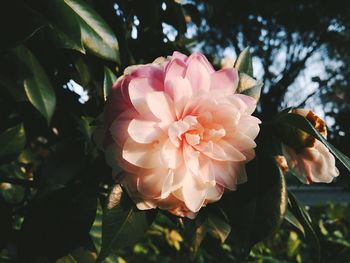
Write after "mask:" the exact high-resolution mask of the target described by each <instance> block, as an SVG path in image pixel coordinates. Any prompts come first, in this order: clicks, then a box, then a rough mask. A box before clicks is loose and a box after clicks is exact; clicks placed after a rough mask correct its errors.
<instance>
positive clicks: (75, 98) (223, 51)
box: [0, 0, 350, 262]
mask: <svg viewBox="0 0 350 263" xmlns="http://www.w3.org/2000/svg"><path fill="white" fill-rule="evenodd" d="M349 14H350V4H349V3H348V1H346V0H335V1H331V2H329V1H316V0H312V1H307V2H306V1H291V0H279V1H276V0H266V1H257V0H255V1H254V0H248V1H230V0H208V1H201V0H188V1H185V0H183V1H181V0H178V1H175V0H50V1H45V0H11V1H5V2H3V3H1V8H0V32H1V36H2V40H1V42H0V69H1V70H0V118H1V125H0V211H1V212H0V250H1V249H3V250H2V253H1V260H2V261H4V262H52V261H53V260H56V259H57V258H60V257H64V256H65V255H67V254H69V253H73V252H72V251H74V253H73V254H71V255H70V256H67V257H66V258H65V259H62V260H69V259H68V257H72V258H75V259H71V261H63V262H75V261H73V260H76V261H78V262H91V260H92V259H91V258H94V257H96V253H95V252H96V249H98V242H97V241H96V240H95V239H91V237H94V236H95V234H94V233H91V232H89V231H90V227H91V225H92V224H93V222H94V228H93V230H94V229H95V230H96V228H97V230H96V231H97V232H98V231H100V230H98V227H99V229H100V225H99V224H98V222H97V221H98V216H96V213H95V212H96V207H99V201H101V200H102V202H103V201H104V200H105V198H106V194H107V191H108V189H107V188H108V185H111V184H112V183H113V182H112V179H111V177H110V169H109V168H108V167H107V166H106V165H105V162H104V158H103V157H102V155H101V154H100V153H99V151H98V150H97V149H96V147H95V146H94V145H93V143H91V132H92V129H93V127H92V126H91V123H92V125H94V123H93V122H92V120H94V119H95V118H96V117H98V116H99V115H100V114H101V112H102V111H103V105H104V98H105V95H106V94H107V92H108V89H109V87H110V84H111V83H112V81H113V80H115V78H116V77H117V76H119V75H121V74H122V72H123V70H124V68H125V67H127V66H129V65H132V64H139V63H149V62H151V61H153V60H154V59H155V58H157V57H159V56H167V55H171V54H172V52H173V51H175V50H177V51H181V52H183V53H187V54H189V53H190V52H193V51H200V52H203V53H204V54H205V55H206V56H207V57H208V58H209V59H210V60H211V61H212V62H213V63H214V65H215V66H216V67H217V68H220V67H221V66H222V65H224V64H225V63H226V65H227V63H228V64H230V63H231V64H232V61H233V60H234V59H235V58H236V56H237V54H239V52H240V51H242V50H243V49H244V48H245V47H246V46H249V47H250V51H251V53H252V55H253V62H254V68H255V72H254V75H255V77H256V78H257V79H261V80H262V81H263V82H264V87H263V94H262V98H261V101H260V105H259V107H258V112H257V114H258V115H259V116H260V117H261V118H262V119H264V120H268V119H270V118H272V117H273V116H274V115H275V114H276V113H277V112H278V111H280V110H281V109H283V108H286V107H290V106H301V107H309V108H312V109H313V110H315V111H316V112H317V113H318V114H319V115H320V116H322V117H324V118H325V119H326V121H327V123H328V126H329V137H330V140H331V141H332V143H333V144H334V145H335V146H337V147H338V148H339V149H340V150H341V151H342V152H344V153H345V154H347V155H350V122H349V116H350V100H349V98H350V90H349V79H350V67H349V63H350V16H349ZM224 58H225V59H224ZM223 59H224V60H223ZM230 60H232V61H231V62H230ZM341 172H342V174H344V173H345V171H341ZM347 178H348V177H345V176H342V177H341V178H340V179H339V182H340V183H339V185H341V186H344V184H348V185H349V181H348V179H347ZM347 209H348V208H344V209H343V210H344V211H347ZM343 210H341V211H343ZM98 211H100V210H99V209H97V215H98V213H99V212H98ZM332 211H333V210H332ZM332 211H331V212H329V211H328V214H327V215H323V216H322V215H321V216H319V214H317V213H316V212H315V216H316V217H317V220H318V221H317V220H316V221H317V222H318V223H319V221H322V220H325V218H327V217H332V218H333V219H332V220H334V221H336V220H338V219H337V218H336V216H334V215H333V214H332V213H333V212H332ZM339 213H340V212H339ZM341 213H343V214H342V217H341V220H340V219H339V220H340V221H339V222H341V224H340V223H339V225H341V230H339V229H340V228H339V229H337V228H336V226H337V223H335V224H328V225H327V224H326V225H325V226H324V224H323V223H322V226H323V227H324V228H325V230H324V229H322V227H320V229H321V230H322V231H323V232H322V231H321V232H322V233H321V234H324V233H326V232H327V231H328V232H329V231H332V233H333V232H336V231H338V232H340V233H341V235H342V236H341V237H340V236H339V233H338V232H336V233H335V234H334V233H333V234H334V236H332V237H334V238H333V239H332V240H331V241H329V240H328V239H327V242H333V243H334V242H335V243H336V244H337V245H336V246H335V245H334V244H333V243H332V244H333V245H334V246H335V247H336V248H334V247H332V249H333V248H334V250H332V251H335V253H338V252H339V251H340V250H341V253H342V254H341V255H343V254H344V255H345V254H346V253H347V252H348V251H349V244H348V243H347V242H345V240H346V239H347V238H348V237H349V221H346V219H344V218H346V217H345V216H344V214H346V212H341ZM329 214H331V215H329ZM347 218H348V217H347ZM322 222H323V221H322ZM327 222H328V223H329V221H327ZM332 222H333V221H332ZM173 224H174V222H163V221H161V220H160V225H162V227H161V229H156V230H154V231H153V234H154V233H158V234H155V235H156V236H157V235H158V237H159V232H160V233H161V236H165V237H166V238H165V239H161V242H160V243H159V242H158V241H154V242H156V243H157V242H158V243H157V245H154V244H153V243H152V242H153V241H152V240H155V239H154V237H152V238H151V239H147V240H146V241H145V242H147V245H145V244H143V245H138V246H135V247H134V248H133V250H131V251H130V250H125V251H121V252H120V255H122V256H123V257H124V258H126V259H128V258H130V261H131V262H132V261H137V260H139V261H141V260H142V261H145V260H148V261H152V259H151V257H152V256H154V255H155V259H157V257H158V259H159V258H160V255H159V253H160V252H159V253H158V254H157V253H156V252H155V254H154V255H153V254H152V253H146V256H145V255H144V251H145V250H150V249H153V251H157V249H158V250H159V249H161V248H164V246H168V247H167V248H166V249H165V248H164V249H165V251H168V249H169V247H170V248H172V249H174V250H172V252H171V253H170V252H169V253H170V254H171V255H175V254H176V255H177V256H178V259H179V260H180V259H181V260H182V261H184V262H185V261H186V260H188V259H189V258H190V256H189V254H191V253H192V252H193V251H191V249H190V248H189V247H188V249H187V250H186V249H183V247H182V246H180V245H179V244H180V243H181V242H182V240H181V239H182V237H181V235H183V236H184V235H185V233H181V235H180V234H179V235H180V237H179V236H178V235H177V234H176V233H177V232H176V233H175V232H171V229H173V230H174V231H175V229H180V230H178V231H180V232H181V228H180V227H181V226H179V225H173ZM288 227H290V226H288ZM288 227H286V228H285V229H286V230H285V231H286V232H282V233H281V234H280V236H281V238H282V239H283V240H285V242H289V241H288V240H289V239H291V240H294V242H296V243H298V242H297V241H295V240H299V239H300V238H299V237H300V236H302V234H300V233H298V235H299V236H298V237H295V236H294V234H291V233H289V231H290V229H289V228H288ZM327 228H328V229H327ZM157 231H158V232H157ZM167 231H168V232H167ZM169 231H170V232H169ZM325 231H326V232H325ZM293 233H294V232H293ZM333 234H332V235H333ZM97 236H98V235H97ZM151 236H152V233H151ZM324 236H326V234H324ZM278 238H279V237H277V241H276V242H281V241H280V240H279V239H278ZM337 238H338V239H337ZM97 239H98V238H97ZM34 240H35V242H34ZM149 240H151V241H149ZM334 240H336V241H334ZM165 242H167V243H165ZM206 242H207V241H206ZM208 242H209V241H208ZM268 242H270V241H268ZM271 242H272V241H271ZM290 242H292V241H290ZM327 242H326V241H325V242H324V243H322V244H329V243H327ZM184 243H186V242H184ZM164 244H168V245H164ZM208 244H210V245H209V246H206V247H205V248H206V249H213V251H214V252H211V251H209V250H205V249H202V252H201V253H202V254H200V256H198V257H197V258H193V260H198V261H199V262H201V260H202V262H206V260H211V261H215V260H216V259H215V256H213V253H214V254H215V253H218V252H217V251H225V253H226V254H224V255H225V256H226V255H227V258H220V259H222V260H226V261H229V260H235V259H236V260H238V259H237V258H236V257H235V256H234V255H235V253H234V251H233V250H234V248H232V247H230V246H229V245H227V246H226V245H225V244H224V245H222V246H220V247H213V246H212V243H210V242H209V243H208ZM274 244H276V243H274ZM185 246H189V244H187V245H185ZM217 246H219V245H217ZM302 246H303V245H302ZM325 246H326V245H325ZM82 247H84V249H85V250H86V249H87V250H89V251H93V252H91V253H90V254H89V253H88V254H87V255H88V256H86V253H85V254H84V253H82V251H81V248H82ZM92 247H94V248H92ZM179 247H180V248H181V249H180V248H179ZM270 247H271V249H272V250H270V251H268V249H269V248H268V247H267V248H262V249H261V250H258V249H257V250H255V252H254V253H256V254H253V255H252V256H251V260H253V262H262V261H259V260H264V257H265V256H266V255H267V254H268V255H269V256H271V254H274V253H277V251H278V249H279V248H278V246H274V245H271V246H270ZM79 249H80V250H79ZM216 249H218V250H216ZM85 250H84V251H85ZM324 250H325V251H326V249H324ZM94 251H95V252H94ZM215 251H216V252H215ZM288 251H289V250H288ZM288 251H287V250H283V252H281V253H282V254H283V253H287V254H288V253H289V254H288V255H289V256H288V260H290V262H295V260H296V257H297V255H299V254H300V253H301V252H300V253H299V252H298V251H297V250H296V249H294V250H291V251H292V252H290V251H289V252H288ZM293 251H294V252H293ZM295 251H297V252H295ZM181 253H183V254H181ZM293 253H294V254H293ZM325 253H328V252H325ZM339 253H340V252H339ZM82 254H84V255H85V256H86V257H88V258H89V259H87V258H84V259H80V261H79V260H77V258H79V257H81V255H82ZM277 254H278V253H277ZM277 254H276V255H277ZM349 254H350V253H348V255H349ZM72 255H73V256H72ZM139 255H143V256H142V257H139ZM254 255H257V256H256V257H255V256H254ZM278 255H280V254H278ZM284 255H285V254H283V255H282V256H281V257H280V259H281V258H283V256H284ZM148 256H149V257H148ZM163 256H164V261H165V260H167V261H169V262H172V261H171V258H170V257H167V256H166V255H163ZM225 256H223V257H225ZM260 256H261V257H260ZM325 256H327V255H325ZM259 257H260V258H259ZM272 257H273V256H272ZM300 257H305V255H301V256H300ZM306 257H308V256H306ZM175 258H176V257H175ZM329 258H331V257H329ZM343 258H344V257H343ZM162 259H163V258H162ZM347 259H348V258H347ZM45 260H46V261H45ZM88 260H90V261H88ZM109 260H114V261H116V260H122V259H121V258H113V259H109ZM254 260H258V261H254ZM298 260H299V259H298ZM119 262H122V261H119ZM264 262H265V261H264ZM271 262H274V261H271ZM278 262H280V261H278ZM339 262H342V261H339ZM344 262H348V261H344Z"/></svg>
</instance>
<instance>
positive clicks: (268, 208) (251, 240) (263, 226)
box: [222, 152, 287, 254]
mask: <svg viewBox="0 0 350 263" xmlns="http://www.w3.org/2000/svg"><path fill="white" fill-rule="evenodd" d="M248 168H249V169H248V170H247V173H248V182H247V183H245V184H242V185H239V186H238V189H237V190H236V191H235V192H232V193H230V194H226V195H224V196H223V198H222V205H223V209H224V211H225V212H226V213H227V216H228V218H229V221H230V225H231V227H232V231H231V233H232V234H231V235H230V237H232V241H233V242H234V243H235V244H236V246H237V247H240V248H241V249H242V252H243V253H244V254H247V253H248V252H249V250H250V249H251V247H252V246H253V245H255V244H256V243H258V242H260V241H262V240H263V239H265V238H266V237H268V236H269V235H271V234H272V233H274V232H275V231H276V230H277V229H278V228H279V226H280V224H281V222H282V220H283V218H284V214H285V210H286V206H287V191H286V185H285V180H284V175H283V173H282V172H281V170H280V168H279V167H278V166H277V164H276V163H275V161H274V160H273V158H272V157H269V155H268V154H266V153H265V152H261V153H260V152H258V154H257V157H256V158H255V160H253V161H252V162H251V163H250V165H249V166H248Z"/></svg>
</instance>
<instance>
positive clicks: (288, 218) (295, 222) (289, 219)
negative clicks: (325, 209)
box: [284, 209, 305, 236]
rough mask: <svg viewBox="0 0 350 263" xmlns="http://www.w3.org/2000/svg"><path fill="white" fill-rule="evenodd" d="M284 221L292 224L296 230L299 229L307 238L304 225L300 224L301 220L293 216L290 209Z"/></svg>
mask: <svg viewBox="0 0 350 263" xmlns="http://www.w3.org/2000/svg"><path fill="white" fill-rule="evenodd" d="M284 219H285V220H286V221H287V222H288V223H289V224H291V225H292V226H294V227H295V228H296V229H298V230H299V231H300V232H301V233H302V234H303V235H304V236H305V230H304V227H303V225H302V224H301V223H300V222H299V220H298V219H297V218H296V217H295V216H294V215H293V213H292V212H291V211H290V210H289V209H287V210H286V215H285V217H284Z"/></svg>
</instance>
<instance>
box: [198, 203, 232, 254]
mask: <svg viewBox="0 0 350 263" xmlns="http://www.w3.org/2000/svg"><path fill="white" fill-rule="evenodd" d="M217 210H218V209H216V210H215V212H214V211H208V210H207V209H203V211H201V212H200V214H199V215H198V216H197V218H196V228H195V232H194V234H193V239H192V247H193V252H194V254H196V253H197V251H198V248H199V247H200V245H201V243H202V241H203V239H204V238H205V236H206V235H207V234H210V235H212V236H213V237H215V238H217V239H219V240H220V241H221V243H224V242H225V240H226V239H227V237H228V235H229V234H230V232H231V226H230V225H229V224H228V222H227V220H226V219H225V218H224V217H223V216H222V214H221V212H220V211H217Z"/></svg>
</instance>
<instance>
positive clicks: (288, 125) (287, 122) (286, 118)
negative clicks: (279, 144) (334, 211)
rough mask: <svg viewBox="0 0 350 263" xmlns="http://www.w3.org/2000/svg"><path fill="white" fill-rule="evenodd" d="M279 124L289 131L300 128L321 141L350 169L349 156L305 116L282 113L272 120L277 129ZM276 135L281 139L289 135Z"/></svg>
mask: <svg viewBox="0 0 350 263" xmlns="http://www.w3.org/2000/svg"><path fill="white" fill-rule="evenodd" d="M281 125H283V126H284V129H285V130H287V131H288V130H289V131H290V130H291V129H292V130H293V129H300V130H302V131H304V132H306V133H308V134H310V135H311V136H313V137H315V138H316V139H318V140H319V141H321V142H322V143H323V144H324V145H325V146H326V147H327V148H328V149H329V150H330V152H331V153H332V154H334V156H335V157H336V158H337V159H338V160H339V161H340V162H341V163H342V164H343V165H344V166H345V167H346V168H347V169H348V170H349V171H350V158H349V157H347V156H346V155H344V154H343V153H342V152H340V151H339V150H338V149H337V148H335V147H334V146H333V145H332V144H330V143H329V142H328V141H327V140H326V139H325V138H324V137H323V136H322V135H321V134H320V133H319V132H318V131H317V130H316V129H315V127H314V126H313V125H312V123H311V122H309V121H308V120H307V119H306V118H304V117H303V116H301V115H299V114H295V113H287V114H283V115H281V116H280V117H279V118H278V119H277V120H276V121H275V122H274V126H276V127H277V129H279V130H280V129H281V127H280V126H281ZM278 135H279V137H281V139H282V141H283V140H285V139H288V137H289V136H290V134H289V133H288V134H287V133H279V134H278Z"/></svg>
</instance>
